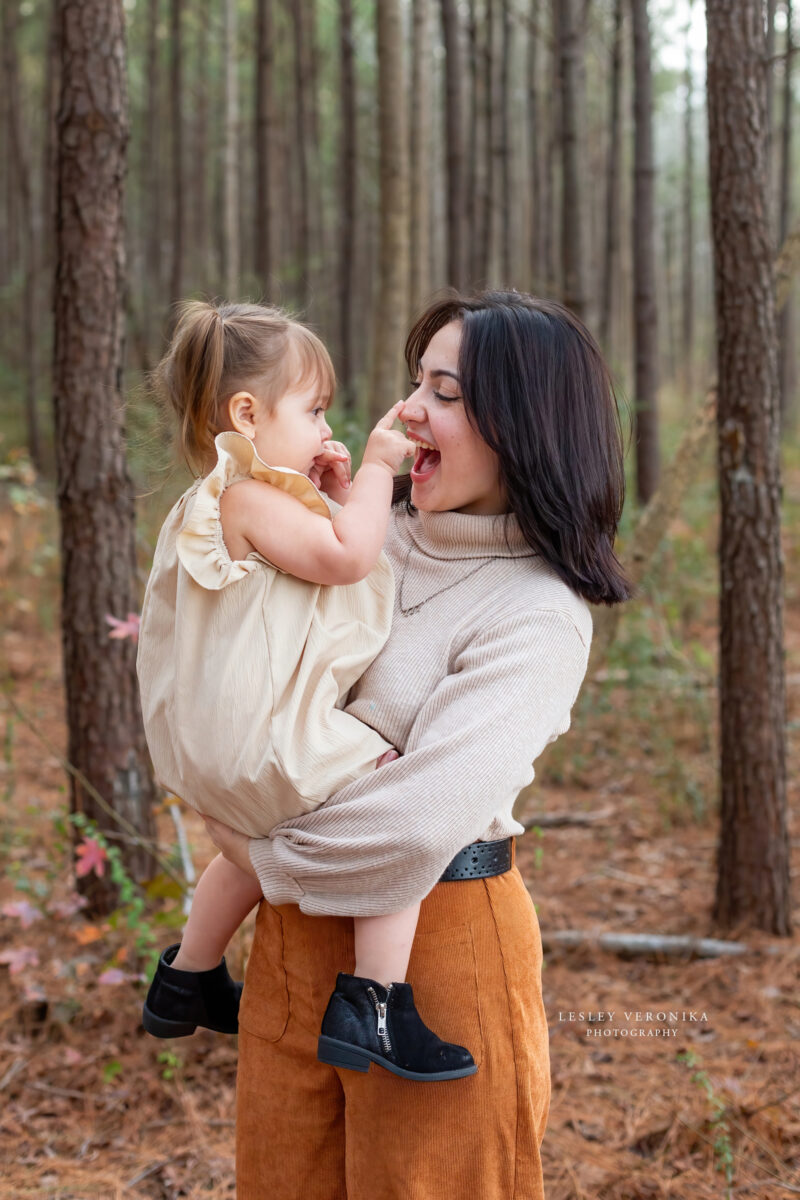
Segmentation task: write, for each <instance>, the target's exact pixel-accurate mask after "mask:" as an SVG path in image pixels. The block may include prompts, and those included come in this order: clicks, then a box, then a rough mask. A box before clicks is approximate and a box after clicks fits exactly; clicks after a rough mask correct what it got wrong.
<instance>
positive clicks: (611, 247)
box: [600, 0, 623, 354]
mask: <svg viewBox="0 0 800 1200" xmlns="http://www.w3.org/2000/svg"><path fill="white" fill-rule="evenodd" d="M622 6H623V0H614V33H613V41H612V48H611V79H610V83H609V119H608V155H607V158H606V213H605V216H606V227H605V246H604V253H603V283H602V302H601V308H600V345H601V346H602V347H603V349H604V351H605V353H606V354H610V352H611V339H612V332H613V328H614V281H615V279H616V277H617V272H618V270H619V231H620V211H619V210H620V204H619V200H620V196H619V186H620V171H619V159H620V143H621V128H620V109H621V106H622V18H623V7H622Z"/></svg>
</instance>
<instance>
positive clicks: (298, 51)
mask: <svg viewBox="0 0 800 1200" xmlns="http://www.w3.org/2000/svg"><path fill="white" fill-rule="evenodd" d="M307 2H308V0H294V3H292V4H291V5H290V6H289V7H290V10H291V14H292V23H293V30H294V88H295V95H294V111H295V129H296V135H295V136H296V162H297V251H298V261H297V276H298V283H297V295H298V298H299V301H300V304H301V305H303V306H305V305H306V303H307V301H308V296H309V289H310V285H311V280H310V261H311V199H310V196H309V162H308V156H309V110H308V102H309V87H310V67H309V58H308V45H307V37H308V35H307V29H306V20H305V17H306V11H305V10H306V4H307Z"/></svg>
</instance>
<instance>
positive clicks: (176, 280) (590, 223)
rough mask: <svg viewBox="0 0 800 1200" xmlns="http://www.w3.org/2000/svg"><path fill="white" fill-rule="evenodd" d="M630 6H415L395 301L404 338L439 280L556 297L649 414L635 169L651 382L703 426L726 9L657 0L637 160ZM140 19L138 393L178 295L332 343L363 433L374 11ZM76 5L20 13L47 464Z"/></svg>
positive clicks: (791, 368) (203, 0)
mask: <svg viewBox="0 0 800 1200" xmlns="http://www.w3.org/2000/svg"><path fill="white" fill-rule="evenodd" d="M636 7H637V6H636V5H634V6H631V5H630V4H628V3H623V2H622V0H591V2H586V0H584V2H582V3H571V4H555V5H554V4H550V3H547V2H545V0H530V2H529V3H528V2H525V3H523V2H522V0H470V2H469V3H466V2H461V3H456V2H455V0H451V2H445V3H443V4H441V5H440V4H439V3H438V2H436V3H434V2H433V0H419V2H417V0H415V2H414V3H413V4H412V3H410V2H409V3H408V4H404V5H402V6H401V9H402V19H403V29H402V39H403V43H404V44H403V45H398V46H397V47H396V49H397V50H398V51H402V57H403V59H404V60H405V61H404V64H403V68H404V73H403V72H401V73H400V74H399V75H398V78H397V87H396V94H395V96H394V102H393V103H394V109H395V112H394V116H395V118H396V123H397V127H398V130H399V133H400V139H401V143H402V144H400V145H398V146H397V147H396V163H395V164H394V170H395V177H394V186H395V188H396V189H397V191H398V192H400V193H402V205H401V210H402V209H405V212H404V213H403V215H402V216H401V218H400V219H401V220H404V221H405V233H406V237H405V238H404V239H402V241H403V242H404V243H405V245H404V246H403V245H401V249H400V253H401V255H407V258H408V265H407V266H406V267H405V270H404V271H403V272H401V273H400V278H401V284H402V281H403V276H404V277H405V286H404V287H403V288H402V294H398V295H393V296H392V297H391V303H392V307H393V308H394V310H395V311H396V313H397V324H396V328H397V330H398V331H400V332H399V334H398V337H399V338H401V337H402V332H403V331H404V330H406V329H407V328H408V325H409V318H410V316H411V314H412V313H413V312H414V311H415V310H417V309H418V308H419V306H420V305H421V304H422V303H423V302H424V300H425V299H426V298H427V297H429V296H430V294H431V292H432V291H434V290H435V289H437V288H439V287H442V286H443V285H447V284H453V285H456V286H480V285H482V284H484V283H487V282H488V283H491V284H492V285H500V284H502V285H506V286H512V287H516V288H519V289H521V290H525V291H532V292H534V293H537V292H538V293H540V294H543V295H550V296H557V297H560V298H562V299H563V300H564V301H565V302H566V303H567V304H569V305H570V306H571V307H573V308H574V309H575V310H576V311H578V312H580V313H581V314H582V315H583V316H584V317H585V319H586V320H587V321H588V323H589V325H590V327H591V328H592V329H593V331H594V332H595V333H596V334H597V335H598V337H599V338H600V340H601V342H602V344H603V348H604V350H605V352H606V354H607V356H608V359H609V362H610V363H611V364H612V366H613V368H614V370H615V372H616V376H617V379H618V381H619V382H620V384H621V386H622V391H623V392H624V393H625V394H627V395H629V396H630V395H631V394H632V392H633V380H634V370H633V355H634V329H635V325H634V318H635V305H634V283H635V263H634V244H633V239H632V237H631V232H632V222H633V216H634V211H635V207H636V206H635V204H634V194H635V193H634V189H635V186H637V181H636V178H635V170H634V168H635V167H636V168H637V169H638V171H639V173H640V178H641V173H642V172H645V173H647V172H649V173H650V178H651V182H652V186H653V200H652V205H651V207H650V209H649V213H647V214H645V215H646V216H647V222H646V224H647V226H648V227H647V228H645V229H644V230H643V236H644V237H645V239H649V240H651V243H652V250H651V253H652V259H653V264H654V275H653V279H652V281H651V284H650V288H651V289H652V297H648V298H647V302H648V304H650V305H652V307H653V310H654V315H655V321H656V325H657V370H658V377H659V379H660V380H661V381H662V383H663V384H664V385H665V386H667V387H672V386H676V387H678V388H679V389H680V391H681V393H682V395H683V396H684V399H685V402H686V405H687V406H688V405H689V404H690V402H691V398H692V396H693V395H694V394H695V393H696V389H697V388H698V387H699V388H703V387H704V386H705V385H706V383H707V382H708V377H709V374H710V372H711V370H712V360H713V312H712V309H713V296H712V266H711V242H710V230H709V221H708V212H709V201H708V166H707V163H708V154H707V115H706V102H705V36H706V35H705V13H704V9H703V5H702V4H700V3H697V2H695V3H690V0H651V3H650V4H649V29H650V38H649V43H648V41H647V40H646V41H645V42H644V43H641V44H640V53H645V54H647V56H648V60H649V65H650V67H651V70H652V83H651V94H652V159H651V161H650V162H649V163H647V162H640V163H638V164H637V163H635V161H634V134H635V117H634V101H635V72H634V50H635V45H634V36H633V32H634V30H633V26H634V21H633V13H632V8H633V9H635V8H636ZM640 7H644V6H640ZM770 8H771V11H770V14H769V16H770V26H769V28H770V31H771V32H770V39H771V43H770V47H769V49H768V53H769V54H770V55H771V67H770V72H769V93H768V105H769V116H770V130H771V138H770V172H771V180H772V189H771V196H772V212H771V226H772V230H773V234H774V239H775V244H776V246H777V245H778V244H779V243H780V242H782V240H783V239H784V238H785V236H786V233H787V232H788V228H789V224H790V220H791V211H792V210H791V205H792V202H793V201H792V196H791V185H792V178H793V173H794V174H796V163H797V161H798V158H797V153H796V148H795V147H794V142H796V138H797V131H796V130H795V128H794V125H795V124H796V122H794V123H793V121H792V115H793V109H792V91H791V88H790V87H789V86H788V83H789V82H790V75H789V74H788V73H787V70H786V63H787V61H790V59H788V58H787V50H788V28H789V26H788V21H787V12H788V10H787V4H786V3H777V2H776V0H771V5H770ZM124 9H125V17H126V26H127V29H126V40H127V58H128V85H127V86H128V94H129V114H130V115H129V123H130V141H129V145H128V151H127V180H126V188H125V210H126V248H127V264H128V269H127V286H126V300H125V306H126V315H127V352H126V359H125V362H126V368H127V371H128V379H129V381H130V384H131V385H132V386H133V385H135V383H136V378H137V375H139V374H140V373H141V372H144V371H146V370H147V369H148V368H150V367H151V366H152V365H153V364H154V362H155V361H157V359H158V357H159V355H160V352H161V350H162V348H163V346H164V337H165V330H166V329H167V326H168V321H169V312H170V305H171V303H172V302H173V301H175V300H176V299H179V298H182V297H184V296H186V295H190V294H191V295H196V294H202V295H212V296H224V297H228V298H243V297H249V298H261V299H266V300H269V301H271V302H274V303H279V304H284V305H288V306H290V307H292V308H293V309H295V310H298V311H300V312H302V313H303V314H304V315H305V317H306V318H307V319H308V320H309V321H310V322H312V323H313V324H314V325H315V326H316V327H317V328H318V330H319V331H320V333H321V334H322V336H323V337H324V339H325V341H326V343H327V344H328V345H329V346H330V348H331V350H332V352H333V353H334V357H335V361H336V366H337V370H338V374H339V378H340V381H341V385H342V395H341V399H340V403H342V405H343V406H344V407H345V408H346V409H347V411H348V412H353V413H355V414H359V415H360V414H361V413H362V412H363V411H364V410H365V409H366V408H367V407H368V401H369V398H370V386H369V379H370V375H369V372H370V363H371V362H372V355H373V349H374V347H373V342H374V331H375V322H374V320H373V312H374V308H375V304H376V300H377V296H378V287H379V235H380V219H381V210H380V183H379V141H380V130H379V120H378V116H379V112H378V110H379V102H378V79H377V48H376V28H375V5H374V4H373V3H372V2H369V0H341V2H340V3H334V2H333V0H317V2H316V3H315V2H314V0H298V2H297V3H292V4H289V3H274V2H269V0H256V2H253V0H248V2H247V3H242V2H239V3H236V2H235V0H226V2H225V3H220V2H217V0H194V2H193V3H191V4H190V3H187V2H186V0H125V4H124ZM55 12H56V6H55V5H52V4H50V3H46V2H45V0H22V2H21V3H17V0H3V63H2V67H3V88H2V96H1V97H0V105H1V106H2V107H1V108H0V157H1V158H2V162H3V163H4V165H5V170H4V172H3V176H4V180H3V186H2V194H1V195H0V306H1V307H0V316H1V318H2V319H1V320H0V372H2V374H1V375H0V384H1V385H2V397H3V415H4V432H5V436H6V439H7V444H25V443H26V441H27V443H28V444H29V445H30V448H31V451H32V454H33V457H34V459H41V461H42V463H43V464H50V465H52V458H53V455H52V419H51V400H50V397H51V392H52V388H51V384H50V368H51V361H52V349H51V339H52V318H51V312H52V285H53V278H54V271H55V260H54V254H55V242H54V206H55V202H56V195H55V182H54V179H55V139H56V124H55V115H56V109H57V104H58V94H59V77H60V54H59V47H58V39H57V37H56V36H55V26H54V22H55ZM570 22H571V24H570ZM640 70H641V67H640ZM640 90H641V86H640ZM639 103H644V104H645V105H646V106H647V105H648V103H649V97H648V96H647V95H646V94H645V95H644V96H640V99H639ZM793 151H794V152H793ZM793 163H794V164H795V168H794V172H793V167H792V164H793ZM794 307H795V306H789V308H788V309H787V310H786V313H785V316H784V320H783V327H782V343H783V345H784V347H785V353H784V357H783V364H784V365H783V375H782V378H783V380H784V391H785V394H786V398H787V403H788V399H789V397H790V396H791V394H792V392H793V387H794V381H795V378H796V371H797V363H796V350H795V347H796V339H795V338H794V337H793V335H792V333H793V328H794V320H795V317H794V315H793V314H794ZM396 340H397V339H396ZM393 352H394V354H395V355H397V352H398V351H397V345H395V346H394V347H393ZM393 383H394V381H393V380H391V379H390V380H383V381H382V389H383V390H382V394H381V395H380V396H379V397H374V398H373V399H374V405H373V407H374V408H376V409H381V406H383V407H384V408H385V406H386V404H387V403H388V401H389V399H390V397H391V395H392V394H393V393H392V384H393ZM133 395H134V397H135V396H136V392H135V388H134V391H133ZM141 407H142V406H140V405H137V404H136V403H134V404H133V405H132V413H131V417H132V423H133V424H134V426H135V425H136V423H137V422H138V421H141V420H144V419H145V416H146V414H145V413H143V412H142V411H141ZM31 409H35V415H34V412H33V411H31ZM26 410H28V432H27V433H26V432H25V413H26ZM15 418H16V422H18V423H15ZM35 430H36V431H35Z"/></svg>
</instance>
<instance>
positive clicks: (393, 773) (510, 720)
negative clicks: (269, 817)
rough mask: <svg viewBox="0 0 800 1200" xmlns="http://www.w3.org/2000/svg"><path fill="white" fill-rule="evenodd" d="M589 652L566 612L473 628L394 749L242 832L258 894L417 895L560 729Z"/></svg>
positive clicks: (387, 900)
mask: <svg viewBox="0 0 800 1200" xmlns="http://www.w3.org/2000/svg"><path fill="white" fill-rule="evenodd" d="M588 651H589V648H588V646H587V645H586V644H585V643H584V641H583V639H582V638H581V635H580V633H579V632H578V630H577V628H576V626H575V624H574V623H573V621H572V619H571V618H570V617H569V616H568V615H566V614H565V613H562V612H556V611H550V610H538V611H535V612H531V613H525V614H523V615H519V616H517V617H514V618H509V619H507V620H505V621H503V622H501V623H498V624H497V625H495V626H493V627H492V628H491V629H488V630H486V631H485V632H484V633H482V634H481V635H480V636H479V637H478V638H476V639H474V640H473V641H472V642H471V643H470V645H469V646H467V647H466V649H464V650H463V651H462V652H461V653H460V654H459V655H458V657H457V659H456V661H455V663H454V669H453V672H452V674H450V675H448V676H447V677H446V678H445V679H443V680H442V682H441V683H440V684H439V685H438V687H437V688H436V690H435V691H434V692H433V694H432V695H431V696H430V698H429V699H428V701H427V703H426V704H425V705H424V706H423V707H422V709H421V710H420V712H419V715H418V717H417V719H416V721H415V723H414V725H413V728H412V730H411V734H410V736H409V739H408V742H407V744H406V746H405V750H404V755H403V757H402V758H400V759H398V760H397V761H396V762H392V763H389V764H388V765H387V766H385V767H382V768H381V770H380V771H376V772H373V773H372V774H370V775H366V776H363V777H362V778H361V779H359V780H357V781H356V782H355V783H353V784H350V785H348V786H347V787H346V788H343V789H342V790H341V791H339V792H337V793H336V794H335V795H334V796H332V797H331V798H330V799H329V800H328V801H327V802H326V803H325V804H324V805H323V806H322V807H321V808H318V809H316V810H315V811H314V812H311V813H305V814H304V815H303V816H301V817H298V818H297V819H295V820H292V821H287V822H284V823H283V824H282V825H278V826H277V827H276V828H275V829H273V830H272V832H271V834H270V836H269V837H268V838H260V839H253V840H251V842H250V859H251V863H252V866H253V868H254V869H255V871H256V874H257V875H258V878H259V881H260V883H261V886H262V890H263V892H264V895H265V896H266V897H267V899H268V900H270V901H271V902H272V903H273V904H287V903H296V904H299V905H300V907H301V908H302V909H303V911H304V912H307V913H312V914H337V915H343V916H372V915H380V914H382V913H390V912H397V911H399V910H400V909H402V908H405V907H408V906H410V905H411V904H413V903H415V902H417V901H418V900H420V899H422V898H423V897H424V896H426V895H427V894H428V892H429V891H431V889H432V888H433V887H434V886H435V884H436V882H437V880H438V879H439V876H440V875H441V873H442V871H443V870H444V868H445V867H446V866H447V864H448V863H449V862H450V860H451V858H453V856H454V855H455V854H456V853H457V851H459V850H460V849H461V848H462V847H463V846H465V845H468V844H469V843H470V842H472V841H475V840H476V839H477V838H479V837H481V836H482V835H483V833H484V832H485V830H486V829H487V828H488V827H489V825H490V824H491V821H492V819H493V817H494V816H495V815H496V813H497V811H498V807H499V805H500V804H502V803H503V802H504V801H508V802H511V801H512V800H513V798H514V797H515V796H516V794H517V793H518V792H519V791H520V790H521V789H522V788H523V787H525V786H527V784H529V783H530V781H531V780H532V778H533V768H532V766H531V764H532V763H533V762H534V760H535V759H536V758H537V757H538V755H539V754H540V753H541V751H542V750H543V748H544V747H545V746H546V745H547V743H548V742H550V741H553V740H554V739H555V737H557V736H558V734H559V733H561V732H563V731H564V730H565V729H566V728H568V726H569V712H570V709H571V708H572V705H573V704H574V702H575V699H576V696H577V694H578V690H579V688H580V685H581V682H582V680H583V677H584V674H585V671H586V663H587V659H588Z"/></svg>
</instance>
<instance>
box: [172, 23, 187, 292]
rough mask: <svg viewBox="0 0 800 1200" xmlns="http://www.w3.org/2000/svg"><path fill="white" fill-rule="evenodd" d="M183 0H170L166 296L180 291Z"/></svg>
mask: <svg viewBox="0 0 800 1200" xmlns="http://www.w3.org/2000/svg"><path fill="white" fill-rule="evenodd" d="M182 16H183V0H170V117H171V125H172V163H171V167H172V267H171V274H170V298H171V299H172V300H173V301H175V300H180V299H181V297H182V295H183V225H184V221H185V219H186V213H185V205H184V188H183V44H182V42H183V39H182V29H181V26H182Z"/></svg>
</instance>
